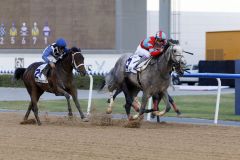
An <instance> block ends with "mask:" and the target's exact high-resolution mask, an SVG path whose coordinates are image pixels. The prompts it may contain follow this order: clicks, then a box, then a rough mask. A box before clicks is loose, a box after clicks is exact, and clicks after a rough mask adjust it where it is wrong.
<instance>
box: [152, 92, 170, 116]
mask: <svg viewBox="0 0 240 160" xmlns="http://www.w3.org/2000/svg"><path fill="white" fill-rule="evenodd" d="M163 101H164V103H165V104H166V107H165V109H164V110H163V111H161V112H159V111H156V112H154V114H155V115H157V116H163V115H164V114H165V113H166V112H169V110H170V109H171V104H170V102H169V98H168V93H167V92H164V94H163Z"/></svg>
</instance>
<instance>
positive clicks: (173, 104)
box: [168, 95, 181, 116]
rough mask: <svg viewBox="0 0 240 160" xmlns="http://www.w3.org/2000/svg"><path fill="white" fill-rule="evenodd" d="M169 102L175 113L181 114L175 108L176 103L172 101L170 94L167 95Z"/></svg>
mask: <svg viewBox="0 0 240 160" xmlns="http://www.w3.org/2000/svg"><path fill="white" fill-rule="evenodd" d="M168 99H169V102H170V103H171V105H172V107H173V110H174V111H175V112H176V113H177V115H178V116H179V115H181V112H180V110H179V109H178V108H177V105H176V104H175V103H174V101H173V99H172V97H171V96H169V95H168Z"/></svg>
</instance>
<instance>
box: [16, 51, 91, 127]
mask: <svg viewBox="0 0 240 160" xmlns="http://www.w3.org/2000/svg"><path fill="white" fill-rule="evenodd" d="M42 64H43V62H36V63H32V64H31V65H30V66H29V67H28V68H17V69H16V70H15V73H14V78H15V79H17V80H19V79H21V80H23V82H24V84H25V87H26V89H27V91H28V93H29V95H30V98H31V102H30V104H29V107H28V110H27V112H26V114H25V116H24V120H27V119H28V116H29V114H30V111H31V110H32V111H33V113H34V116H35V118H36V120H37V123H38V125H41V122H40V119H39V117H38V106H37V102H38V100H39V98H40V96H41V95H42V94H43V93H44V92H45V91H46V92H50V93H55V94H57V95H60V96H65V97H66V99H67V104H68V111H69V113H68V115H69V116H72V115H73V114H72V108H71V105H70V95H71V96H72V98H73V101H74V103H75V105H76V107H77V109H78V111H79V113H80V116H81V119H83V120H84V121H87V119H86V117H85V115H84V114H83V112H82V109H81V107H80V104H79V102H78V99H77V88H76V86H75V84H74V82H73V69H75V70H76V71H77V72H80V74H81V75H85V74H86V70H85V67H84V57H83V55H82V54H81V50H80V49H78V48H76V47H72V48H71V49H69V50H68V51H67V52H66V53H65V54H64V55H63V57H62V58H61V59H60V60H58V61H57V62H56V69H50V70H49V71H48V73H47V80H48V83H39V82H36V81H35V76H34V72H35V70H36V69H37V68H38V67H39V66H40V65H42ZM59 79H60V80H61V81H60V80H59ZM54 82H57V83H58V85H57V86H58V87H57V91H55V90H54V89H53V83H54ZM60 83H61V84H60ZM54 91H55V92H54ZM56 92H57V93H56Z"/></svg>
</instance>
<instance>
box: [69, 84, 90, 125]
mask: <svg viewBox="0 0 240 160" xmlns="http://www.w3.org/2000/svg"><path fill="white" fill-rule="evenodd" d="M71 95H72V98H73V101H74V103H75V106H76V107H77V109H78V112H79V114H80V117H81V119H83V121H84V122H87V121H88V119H87V118H86V117H85V115H84V113H83V111H82V108H81V106H80V103H79V102H78V99H77V90H76V89H72V90H71Z"/></svg>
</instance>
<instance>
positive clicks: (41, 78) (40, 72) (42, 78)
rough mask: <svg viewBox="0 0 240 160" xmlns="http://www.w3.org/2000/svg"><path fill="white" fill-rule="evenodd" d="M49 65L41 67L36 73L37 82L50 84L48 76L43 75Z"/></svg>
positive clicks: (45, 64)
mask: <svg viewBox="0 0 240 160" xmlns="http://www.w3.org/2000/svg"><path fill="white" fill-rule="evenodd" d="M47 65H48V64H47V63H44V64H42V65H40V66H39V67H38V68H37V69H36V70H35V72H34V77H35V81H36V82H39V83H48V80H47V77H46V75H44V74H43V70H44V69H45V68H46V66H47Z"/></svg>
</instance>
